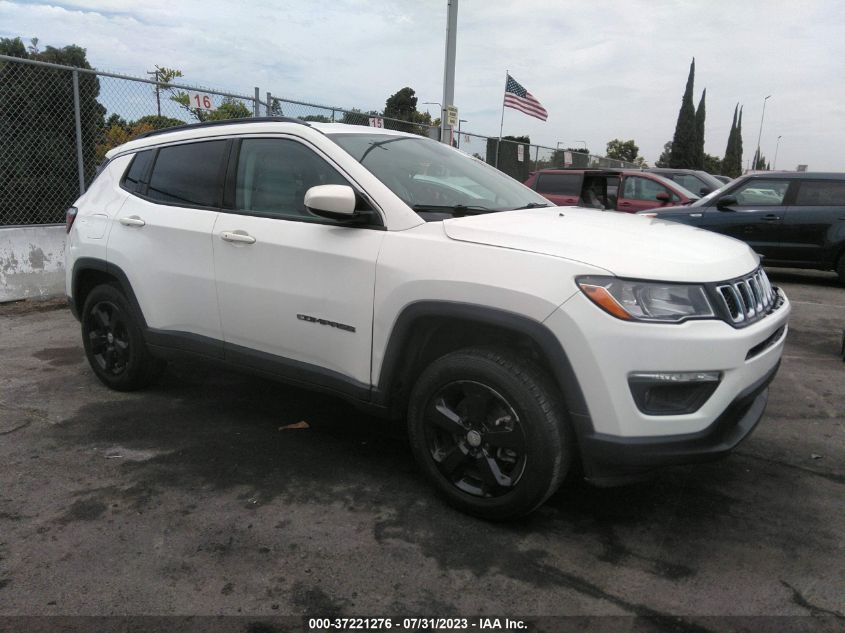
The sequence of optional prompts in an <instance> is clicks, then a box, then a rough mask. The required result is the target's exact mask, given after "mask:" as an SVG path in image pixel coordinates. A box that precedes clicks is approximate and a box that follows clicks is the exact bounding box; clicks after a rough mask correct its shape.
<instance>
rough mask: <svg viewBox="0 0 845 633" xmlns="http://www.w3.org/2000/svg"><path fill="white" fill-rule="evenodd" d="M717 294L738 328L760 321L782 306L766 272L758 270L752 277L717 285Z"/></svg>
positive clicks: (729, 317) (723, 307) (746, 276)
mask: <svg viewBox="0 0 845 633" xmlns="http://www.w3.org/2000/svg"><path fill="white" fill-rule="evenodd" d="M716 294H717V296H718V298H719V299H720V302H721V307H722V309H723V311H724V312H725V314H726V315H727V317H728V319H729V320H730V322H731V323H733V324H734V325H735V326H737V327H742V326H745V325H749V324H751V323H754V322H756V321H759V320H760V319H762V318H763V317H765V316H766V315H767V314H769V313H770V312H772V311H773V310H775V309H776V308H777V307H779V306H780V301H781V300H780V295H779V294H778V291H777V288H775V287H774V286H772V284H771V283H770V282H769V278H768V277H767V276H766V272H765V271H764V270H763V269H762V268H758V269H757V270H755V271H754V272H753V273H751V274H750V275H745V276H743V277H740V278H739V279H734V280H732V281H729V282H726V283H723V284H717V285H716Z"/></svg>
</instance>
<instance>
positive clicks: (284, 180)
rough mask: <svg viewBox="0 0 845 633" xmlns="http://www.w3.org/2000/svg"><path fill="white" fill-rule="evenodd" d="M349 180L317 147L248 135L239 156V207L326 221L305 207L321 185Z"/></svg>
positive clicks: (240, 208)
mask: <svg viewBox="0 0 845 633" xmlns="http://www.w3.org/2000/svg"><path fill="white" fill-rule="evenodd" d="M348 184H349V183H348V182H347V181H346V180H345V179H344V178H343V176H341V175H340V174H339V173H337V171H335V169H334V168H333V167H332V166H331V165H329V164H328V163H327V162H326V161H324V160H323V159H322V158H320V157H319V156H318V155H317V154H315V153H314V152H313V151H311V150H310V149H308V148H307V147H305V146H304V145H302V144H301V143H297V142H296V141H290V140H286V139H268V138H258V139H244V141H243V142H242V143H241V150H240V154H239V157H238V175H237V184H236V187H235V208H236V209H237V210H239V211H246V212H253V213H256V214H261V215H272V216H278V217H281V218H288V219H294V220H313V221H320V222H326V220H325V219H323V218H318V217H317V216H315V215H314V214H312V213H311V212H310V211H308V210H307V209H306V208H305V192H306V191H308V190H309V189H310V188H311V187H315V186H317V185H348Z"/></svg>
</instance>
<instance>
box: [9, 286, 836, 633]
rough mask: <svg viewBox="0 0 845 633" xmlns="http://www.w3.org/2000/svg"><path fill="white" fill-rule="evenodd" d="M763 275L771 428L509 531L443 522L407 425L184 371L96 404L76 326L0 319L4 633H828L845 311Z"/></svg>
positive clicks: (210, 373) (830, 296)
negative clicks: (578, 632)
mask: <svg viewBox="0 0 845 633" xmlns="http://www.w3.org/2000/svg"><path fill="white" fill-rule="evenodd" d="M770 274H771V277H772V280H773V281H774V282H775V283H776V284H779V285H781V286H782V287H783V288H784V289H785V291H786V293H787V294H788V296H789V297H790V300H791V301H792V303H793V318H792V320H791V323H790V330H789V335H788V338H787V344H786V351H785V354H784V358H783V363H782V366H781V370H780V372H779V374H778V376H777V378H776V379H775V381H774V383H773V384H772V387H771V397H770V401H769V406H768V409H767V413H766V415H765V417H764V419H763V420H762V422H761V423H760V425H759V427H758V428H757V430H756V431H755V433H754V434H753V435H752V436H751V437H750V438H749V439H748V440H747V441H746V442H745V443H743V444H742V445H741V446H740V447H739V448H738V450H737V451H736V452H735V453H734V454H733V455H731V456H730V457H729V458H728V459H726V460H724V461H721V462H717V463H712V464H705V465H697V466H688V467H687V466H685V467H679V468H673V469H670V470H666V471H663V472H661V473H660V474H659V475H658V476H657V477H656V478H655V479H654V480H653V481H650V482H647V483H643V484H638V485H636V486H633V487H626V488H620V489H596V488H592V487H590V486H587V485H585V484H582V483H579V482H575V481H572V482H568V483H567V484H565V486H564V487H563V488H562V489H561V490H560V492H558V493H557V494H556V495H555V496H554V497H553V498H552V499H551V500H550V501H549V502H548V503H547V504H546V505H545V506H544V507H543V508H541V509H540V510H539V511H537V512H536V513H534V514H533V515H532V516H530V517H528V518H526V519H524V520H521V521H519V522H516V523H509V524H494V523H487V522H484V521H480V520H477V519H474V518H471V517H468V516H464V515H462V514H460V513H458V512H456V511H454V510H452V509H450V508H449V507H448V506H446V505H444V504H443V503H442V502H441V500H440V499H439V498H438V497H437V496H436V494H435V493H434V492H433V490H432V489H431V488H430V487H429V486H428V485H427V484H426V482H425V481H424V480H423V478H422V477H421V475H420V474H419V473H418V471H417V469H416V467H415V465H414V463H413V459H412V457H411V454H410V452H409V450H408V448H407V446H406V444H405V441H404V437H403V429H402V428H401V425H396V424H392V423H388V422H384V421H381V420H377V419H374V418H371V417H368V416H367V415H365V414H362V413H359V412H358V411H356V410H355V409H354V408H352V407H351V406H349V405H347V404H345V403H343V402H341V401H339V400H336V399H333V398H330V397H327V396H324V395H319V394H313V393H309V392H306V391H302V390H299V389H293V388H290V387H286V386H283V385H280V384H277V383H273V382H270V381H266V380H263V379H260V378H256V377H252V376H243V375H239V374H236V373H230V372H228V371H223V370H221V369H220V368H218V367H213V366H207V365H202V364H199V363H177V364H171V366H170V368H169V369H168V372H167V375H166V376H165V378H164V380H162V381H161V382H160V383H159V384H158V385H157V386H155V387H154V388H152V389H150V390H148V391H144V392H139V393H134V394H120V393H115V392H111V391H109V390H107V389H106V388H105V387H103V386H102V385H101V384H100V383H99V382H98V381H97V380H96V379H95V378H94V375H93V374H92V372H91V371H90V369H89V368H88V366H87V364H86V362H85V359H84V356H83V351H82V345H81V339H80V332H79V325H78V323H77V322H76V321H75V320H74V319H73V317H72V316H71V314H70V312H69V311H68V310H67V309H65V308H62V307H61V306H60V305H35V304H32V303H27V304H15V305H5V306H0V616H51V615H61V616H94V615H96V616H107V615H111V616H139V615H158V616H174V615H179V616H186V615H192V616H193V615H205V616H208V615H215V616H221V615H223V616H227V615H228V616H240V617H241V618H245V619H244V620H237V621H238V622H242V623H243V626H244V630H256V631H257V630H260V629H255V628H254V627H255V626H256V625H255V624H254V623H253V624H249V623H248V622H247V620H249V619H250V618H253V619H254V618H262V617H268V618H272V617H274V616H290V615H310V616H319V617H329V618H330V617H341V616H352V615H357V616H368V617H380V616H385V615H399V614H421V615H427V616H433V617H456V616H459V615H464V616H467V615H472V616H491V617H493V616H495V617H503V616H538V615H543V616H553V615H559V616H561V615H566V616H631V615H639V616H645V617H646V620H647V621H648V622H649V623H650V624H649V626H653V627H656V628H658V629H661V630H663V629H665V630H723V628H722V626H721V625H722V624H724V620H722V621H720V620H713V619H711V618H712V617H713V616H721V617H724V616H791V617H792V619H791V620H789V619H787V620H789V621H790V622H793V623H796V622H797V623H804V624H806V625H807V626H811V627H816V626H824V627H828V626H829V627H833V628H831V629H830V630H837V629H838V630H841V629H842V628H845V496H843V493H845V363H843V362H842V360H841V359H840V357H839V352H840V345H841V340H842V331H843V328H845V287H843V286H841V285H839V284H838V283H837V281H836V279H835V276H834V275H832V274H825V273H814V272H800V271H783V270H781V271H777V270H773V271H770ZM301 422H305V423H306V424H304V425H303V424H298V423H301ZM289 425H296V426H300V427H307V428H285V427H288V426H289ZM787 620H780V621H778V620H774V621H772V626H775V625H776V624H777V622H786V621H787ZM249 621H250V622H252V620H249ZM610 621H613V620H612V619H609V620H606V621H605V622H610ZM620 621H624V619H623V620H620ZM738 621H739V622H745V623H746V624H748V623H756V624H759V625H761V626H762V622H763V620H755V619H753V618H751V619H740V620H738ZM21 622H22V621H21V620H19V619H15V618H14V617H12V618H5V619H2V618H0V630H4V625H5V626H6V629H5V630H13V629H17V628H18V627H20V626H22V624H21ZM267 622H268V623H267V624H266V627H269V628H267V629H266V630H284V626H283V624H279V625H278V627H277V628H273V626H275V625H273V624H272V622H273V621H272V620H267ZM278 622H282V623H283V622H284V620H278ZM590 622H593V624H594V625H595V621H592V620H590V621H587V624H589V623H590ZM720 623H721V624H720ZM250 626H253V629H249V627H250ZM279 627H281V628H279ZM541 628H542V627H541ZM552 628H553V627H552ZM596 630H598V629H596ZM807 630H816V629H815V628H810V629H807Z"/></svg>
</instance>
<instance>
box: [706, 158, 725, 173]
mask: <svg viewBox="0 0 845 633" xmlns="http://www.w3.org/2000/svg"><path fill="white" fill-rule="evenodd" d="M702 169H704V171H706V172H707V173H708V174H721V173H722V161H721V160H720V159H719V157H718V156H711V155H710V154H704V162H703V163H702Z"/></svg>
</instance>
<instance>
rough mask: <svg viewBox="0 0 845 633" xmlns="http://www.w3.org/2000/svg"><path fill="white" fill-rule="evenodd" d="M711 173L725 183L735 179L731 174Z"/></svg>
mask: <svg viewBox="0 0 845 633" xmlns="http://www.w3.org/2000/svg"><path fill="white" fill-rule="evenodd" d="M710 175H711V176H713V178H715V179H716V180H718V181H719V182H721V183H722V184H724V185H726V184H728V183H729V182H730V181H731V180H733V178H731V177H730V176H722V175H721V174H710Z"/></svg>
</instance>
